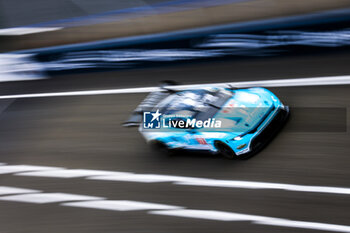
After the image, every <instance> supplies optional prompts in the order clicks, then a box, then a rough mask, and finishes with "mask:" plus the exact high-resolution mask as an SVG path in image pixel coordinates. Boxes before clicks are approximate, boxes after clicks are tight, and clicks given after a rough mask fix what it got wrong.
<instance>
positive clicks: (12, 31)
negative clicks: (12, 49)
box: [0, 27, 62, 36]
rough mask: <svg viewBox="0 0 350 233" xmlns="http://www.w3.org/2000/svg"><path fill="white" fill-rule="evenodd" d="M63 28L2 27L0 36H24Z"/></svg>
mask: <svg viewBox="0 0 350 233" xmlns="http://www.w3.org/2000/svg"><path fill="white" fill-rule="evenodd" d="M60 29H62V28H61V27H15V28H4V29H0V36H22V35H27V34H33V33H40V32H50V31H57V30H60Z"/></svg>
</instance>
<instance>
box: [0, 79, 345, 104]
mask: <svg viewBox="0 0 350 233" xmlns="http://www.w3.org/2000/svg"><path fill="white" fill-rule="evenodd" d="M348 84H350V76H348V75H344V76H330V77H314V78H296V79H276V80H263V81H248V82H230V83H211V84H194V85H178V86H171V87H170V88H171V89H174V90H189V89H195V88H206V87H210V86H217V87H230V86H231V87H237V88H247V87H298V86H323V85H348ZM161 90H162V89H161V88H159V87H140V88H123V89H110V90H92V91H68V92H52V93H36V94H19V95H3V96H0V99H23V98H43V97H64V96H89V95H112V94H129V93H148V92H154V91H161Z"/></svg>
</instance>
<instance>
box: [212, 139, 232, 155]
mask: <svg viewBox="0 0 350 233" xmlns="http://www.w3.org/2000/svg"><path fill="white" fill-rule="evenodd" d="M214 146H215V148H216V149H217V150H218V153H219V154H220V155H221V156H223V157H224V158H226V159H234V158H236V154H235V152H234V151H233V150H232V149H231V147H229V146H228V145H227V144H225V143H223V142H220V141H216V142H215V143H214Z"/></svg>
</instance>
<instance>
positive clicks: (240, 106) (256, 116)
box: [124, 86, 289, 159]
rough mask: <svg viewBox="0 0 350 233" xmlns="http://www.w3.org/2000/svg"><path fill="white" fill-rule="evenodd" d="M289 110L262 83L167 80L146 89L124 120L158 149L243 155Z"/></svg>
mask: <svg viewBox="0 0 350 233" xmlns="http://www.w3.org/2000/svg"><path fill="white" fill-rule="evenodd" d="M288 116H289V107H288V106H285V105H283V104H282V102H281V101H280V100H279V99H278V98H277V97H276V96H275V95H274V94H273V93H272V92H270V91H269V90H267V89H265V88H248V89H234V88H231V87H227V88H222V87H220V88H219V87H206V88H202V89H193V90H190V89H187V90H177V89H176V88H173V89H171V87H169V86H168V87H166V88H165V87H164V88H163V89H162V90H161V91H157V92H153V93H150V94H149V95H148V96H147V97H146V99H145V100H144V101H143V102H142V103H141V104H140V105H139V106H138V107H137V108H136V109H135V111H134V112H133V114H132V116H131V117H130V119H129V120H128V121H127V122H125V123H124V126H138V127H139V131H140V133H141V134H142V135H143V136H144V138H145V139H146V141H147V142H148V143H150V144H152V146H154V147H156V148H158V149H160V150H163V151H165V150H166V151H175V150H193V151H194V150H196V151H197V150H206V151H210V152H214V153H218V154H221V155H222V156H224V157H226V158H229V159H233V158H240V159H247V158H249V157H251V156H252V155H254V154H255V153H257V152H258V151H260V150H261V149H262V148H263V147H264V146H265V145H266V144H267V143H268V142H269V141H270V140H271V139H272V138H273V136H274V135H275V134H276V133H277V132H278V131H279V129H280V128H281V127H282V126H283V125H284V123H285V122H286V120H287V118H288Z"/></svg>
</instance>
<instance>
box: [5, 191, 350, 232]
mask: <svg viewBox="0 0 350 233" xmlns="http://www.w3.org/2000/svg"><path fill="white" fill-rule="evenodd" d="M33 192H39V193H33ZM14 193H16V194H17V195H11V194H14ZM19 193H27V194H19ZM1 194H3V195H8V194H10V195H8V196H0V201H13V202H25V203H32V204H48V203H57V202H65V203H61V204H60V205H61V206H69V207H78V208H89V209H99V210H111V211H137V210H149V211H148V213H149V214H153V215H164V216H175V217H184V218H196V219H204V220H215V221H251V222H252V223H253V224H260V225H270V226H279V227H291V228H303V229H313V230H322V231H334V232H350V226H346V225H337V224H328V223H319V222H308V221H295V220H289V219H283V218H274V217H267V216H258V215H249V214H241V213H233V212H225V211H217V210H195V209H186V207H182V206H174V205H167V204H159V203H151V202H141V201H131V200H105V199H106V198H103V197H95V196H86V195H77V194H69V193H42V192H41V191H39V190H32V189H22V188H15V187H7V186H0V195H1Z"/></svg>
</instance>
